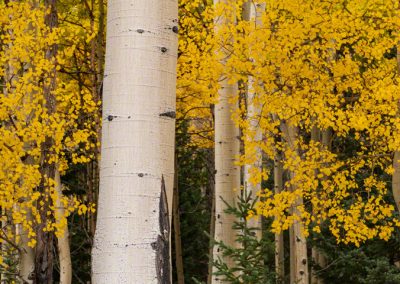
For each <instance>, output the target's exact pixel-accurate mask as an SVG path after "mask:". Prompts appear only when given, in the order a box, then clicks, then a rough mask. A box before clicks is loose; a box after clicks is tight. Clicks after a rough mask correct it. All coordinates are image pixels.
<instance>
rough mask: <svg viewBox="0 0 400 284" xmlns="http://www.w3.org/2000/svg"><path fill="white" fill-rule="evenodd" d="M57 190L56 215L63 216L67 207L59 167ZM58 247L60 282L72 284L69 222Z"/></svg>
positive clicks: (56, 180) (56, 175)
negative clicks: (64, 202) (64, 201)
mask: <svg viewBox="0 0 400 284" xmlns="http://www.w3.org/2000/svg"><path fill="white" fill-rule="evenodd" d="M54 180H55V183H56V185H55V187H56V188H55V192H56V194H57V200H56V216H57V217H58V218H57V219H59V218H62V216H64V215H65V207H64V204H63V202H62V199H63V193H62V184H61V178H60V172H59V171H58V169H56V171H55V177H54ZM57 247H58V258H59V262H60V284H71V283H72V263H71V252H70V245H69V231H68V224H67V225H66V226H65V228H64V231H63V233H62V235H61V236H58V237H57Z"/></svg>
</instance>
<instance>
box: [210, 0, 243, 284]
mask: <svg viewBox="0 0 400 284" xmlns="http://www.w3.org/2000/svg"><path fill="white" fill-rule="evenodd" d="M219 3H225V4H229V3H231V4H232V5H234V2H233V1H229V0H214V4H215V5H218V4H219ZM229 16H232V15H229ZM229 16H228V17H225V16H220V17H218V18H217V19H216V21H215V29H216V32H218V30H219V28H220V27H222V26H223V25H225V24H229V21H230V20H229V19H228V18H229ZM231 24H232V23H231ZM221 49H222V51H221V52H222V53H223V54H224V55H225V58H224V59H223V61H222V62H221V64H224V62H225V60H227V57H228V54H227V53H226V49H224V47H223V46H222V47H221ZM237 92H238V87H237V84H234V85H231V84H229V83H228V80H227V79H224V80H223V81H222V82H221V83H220V90H219V92H218V93H219V99H218V102H217V104H216V105H215V170H216V174H215V240H216V241H217V242H219V241H222V242H224V244H226V245H228V246H231V247H236V246H237V244H236V243H235V238H236V232H235V230H234V229H233V228H232V226H233V224H234V222H235V219H236V218H235V216H233V215H231V214H227V213H225V212H224V211H225V210H226V209H227V207H226V204H225V203H224V202H223V201H225V202H227V203H228V204H230V205H234V204H235V203H236V201H237V195H238V194H239V193H240V168H239V167H238V166H237V165H235V158H236V156H237V155H239V153H240V141H239V128H238V127H236V125H235V123H234V122H233V121H232V119H231V114H232V112H233V111H234V110H235V109H236V108H237V105H234V104H232V103H230V102H229V100H230V99H231V98H232V97H234V96H236V94H237ZM235 191H236V192H235ZM237 192H239V193H237ZM218 258H220V259H221V260H222V261H223V262H224V263H226V264H227V265H228V267H231V268H232V267H234V265H235V264H234V262H233V260H232V259H230V258H226V257H224V256H223V255H222V252H221V251H220V248H219V247H218V246H214V249H213V259H214V260H217V259H218ZM214 272H215V268H214V269H213V273H214ZM222 282H223V281H222V279H220V277H219V276H216V275H213V276H212V280H211V283H213V284H216V283H222Z"/></svg>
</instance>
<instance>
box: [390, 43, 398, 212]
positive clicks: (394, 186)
mask: <svg viewBox="0 0 400 284" xmlns="http://www.w3.org/2000/svg"><path fill="white" fill-rule="evenodd" d="M397 72H398V76H400V43H398V45H397ZM397 104H398V109H399V110H398V112H400V102H397ZM393 169H394V173H393V176H392V192H393V197H394V201H395V203H396V207H397V210H398V211H400V151H395V152H394V157H393Z"/></svg>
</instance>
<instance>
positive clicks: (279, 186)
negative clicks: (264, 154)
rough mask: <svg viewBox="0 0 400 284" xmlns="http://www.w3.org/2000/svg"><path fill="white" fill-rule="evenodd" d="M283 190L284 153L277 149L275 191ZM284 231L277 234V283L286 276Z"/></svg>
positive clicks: (276, 192)
mask: <svg viewBox="0 0 400 284" xmlns="http://www.w3.org/2000/svg"><path fill="white" fill-rule="evenodd" d="M282 190H283V165H282V154H281V153H280V151H278V150H277V151H276V154H275V160H274V191H275V194H278V193H280V192H281V191H282ZM284 252H285V251H284V239H283V232H281V233H279V234H275V272H276V275H277V278H278V279H277V283H281V282H282V280H283V279H284V278H285V254H284Z"/></svg>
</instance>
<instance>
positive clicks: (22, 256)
mask: <svg viewBox="0 0 400 284" xmlns="http://www.w3.org/2000/svg"><path fill="white" fill-rule="evenodd" d="M26 217H27V219H28V220H32V219H33V218H32V213H31V212H27V216H26ZM16 235H17V236H19V237H20V244H19V248H20V251H19V276H20V277H21V279H22V280H23V281H24V283H25V284H31V283H33V278H34V277H33V272H34V270H35V252H34V250H33V248H31V247H30V246H28V243H29V238H28V232H26V231H25V230H24V229H23V228H22V225H20V224H17V225H16Z"/></svg>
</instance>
